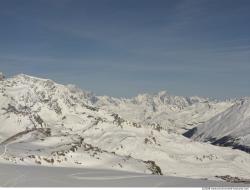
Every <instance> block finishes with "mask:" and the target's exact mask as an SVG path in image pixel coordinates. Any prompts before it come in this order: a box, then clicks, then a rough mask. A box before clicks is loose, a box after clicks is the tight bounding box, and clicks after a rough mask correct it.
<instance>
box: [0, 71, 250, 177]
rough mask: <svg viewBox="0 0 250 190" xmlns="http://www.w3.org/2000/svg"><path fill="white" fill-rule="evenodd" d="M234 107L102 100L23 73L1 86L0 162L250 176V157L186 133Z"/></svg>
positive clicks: (156, 99)
mask: <svg viewBox="0 0 250 190" xmlns="http://www.w3.org/2000/svg"><path fill="white" fill-rule="evenodd" d="M232 105H233V102H231V101H225V102H218V101H211V100H208V99H203V98H198V97H194V98H184V97H172V96H170V95H168V94H167V93H166V92H161V93H159V94H157V95H140V96H138V97H136V98H133V99H116V98H109V97H97V96H94V95H93V94H92V93H89V92H84V91H82V90H80V89H78V88H76V87H74V86H72V85H70V86H64V85H60V84H57V83H55V82H53V81H51V80H47V79H40V78H36V77H31V76H27V75H24V74H21V75H17V76H15V77H13V78H9V79H5V80H3V81H0V123H1V125H0V162H2V163H15V164H22V165H42V166H56V167H74V168H96V169H113V170H119V171H121V170H123V171H130V172H137V173H144V174H152V173H153V174H160V173H162V174H163V175H166V176H178V177H188V178H199V179H201V178H206V179H210V180H218V178H215V176H216V175H218V176H222V175H230V176H235V177H236V176H237V177H243V178H248V179H249V178H250V166H249V163H250V154H247V153H245V152H242V151H239V150H232V149H231V148H226V147H217V146H213V145H210V144H207V143H202V142H195V141H193V140H192V139H188V138H185V137H183V136H182V135H181V134H180V133H181V132H182V131H186V130H187V129H189V128H192V127H193V126H196V125H197V124H198V123H201V122H205V121H207V120H209V119H211V118H212V117H214V116H215V115H216V114H218V113H220V112H222V111H224V110H226V109H227V108H228V107H230V106H232ZM149 117H151V118H149ZM0 167H2V166H0ZM160 171H161V172H160Z"/></svg>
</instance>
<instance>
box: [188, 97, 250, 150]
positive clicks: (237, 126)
mask: <svg viewBox="0 0 250 190" xmlns="http://www.w3.org/2000/svg"><path fill="white" fill-rule="evenodd" d="M184 135H186V136H187V137H191V138H192V139H194V140H198V141H205V142H207V141H209V142H211V143H213V144H215V145H221V146H232V147H234V148H237V149H240V150H243V151H246V152H250V98H244V99H242V100H241V101H239V102H238V103H236V104H235V105H233V106H232V107H230V108H228V109H227V110H226V111H224V112H222V113H220V114H219V115H217V116H215V117H213V118H212V119H210V120H209V121H207V122H206V123H204V124H202V125H199V126H197V127H196V128H194V129H192V130H190V131H188V132H186V133H185V134H184Z"/></svg>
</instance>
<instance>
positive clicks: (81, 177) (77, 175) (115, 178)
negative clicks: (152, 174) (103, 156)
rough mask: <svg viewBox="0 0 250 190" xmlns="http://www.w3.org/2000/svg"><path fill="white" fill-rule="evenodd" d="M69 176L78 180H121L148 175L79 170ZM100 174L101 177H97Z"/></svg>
mask: <svg viewBox="0 0 250 190" xmlns="http://www.w3.org/2000/svg"><path fill="white" fill-rule="evenodd" d="M91 174H93V175H97V176H93V177H89V176H81V175H91ZM69 176H70V177H72V178H74V179H79V180H97V181H102V180H121V179H131V178H144V177H148V175H120V176H119V175H108V176H107V174H106V172H81V173H75V174H71V175H69ZM99 176H102V177H99Z"/></svg>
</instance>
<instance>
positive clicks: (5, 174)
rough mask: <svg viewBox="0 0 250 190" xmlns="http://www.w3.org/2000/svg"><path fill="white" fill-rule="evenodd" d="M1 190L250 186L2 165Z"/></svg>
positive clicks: (111, 172)
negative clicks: (23, 189) (10, 189)
mask: <svg viewBox="0 0 250 190" xmlns="http://www.w3.org/2000/svg"><path fill="white" fill-rule="evenodd" d="M0 186H1V187H205V186H206V187H207V186H210V187H211V186H216V187H218V186H249V184H248V185H247V184H241V183H238V184H232V183H226V182H221V181H210V180H201V179H188V178H181V177H168V176H157V175H147V174H139V173H131V172H122V171H117V170H102V169H83V168H62V167H45V166H22V165H14V164H13V165H9V164H0Z"/></svg>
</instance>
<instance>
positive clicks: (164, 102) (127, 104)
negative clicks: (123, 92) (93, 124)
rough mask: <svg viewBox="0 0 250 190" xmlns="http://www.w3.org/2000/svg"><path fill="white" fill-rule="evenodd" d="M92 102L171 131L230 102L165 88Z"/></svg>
mask: <svg viewBox="0 0 250 190" xmlns="http://www.w3.org/2000/svg"><path fill="white" fill-rule="evenodd" d="M94 99H95V101H94V102H92V103H93V104H94V105H96V106H98V107H101V108H103V109H105V110H109V111H112V112H115V113H118V114H119V115H121V116H122V117H123V118H125V119H128V120H130V121H133V122H137V123H140V124H142V125H155V126H158V128H164V129H166V130H168V131H171V132H176V133H180V134H182V133H184V132H185V131H187V130H188V129H191V128H192V127H193V126H196V125H198V124H200V123H204V122H205V121H207V120H209V119H211V118H212V117H213V116H215V115H217V114H218V113H221V112H223V111H225V110H226V109H227V108H229V107H230V106H232V105H233V104H234V101H221V102H219V101H216V100H210V99H207V98H206V99H205V98H200V97H182V96H173V95H171V94H169V93H167V92H166V91H162V92H159V93H156V94H140V95H138V96H137V97H134V98H131V99H125V98H123V99H119V98H112V97H107V96H100V97H95V98H94Z"/></svg>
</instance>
